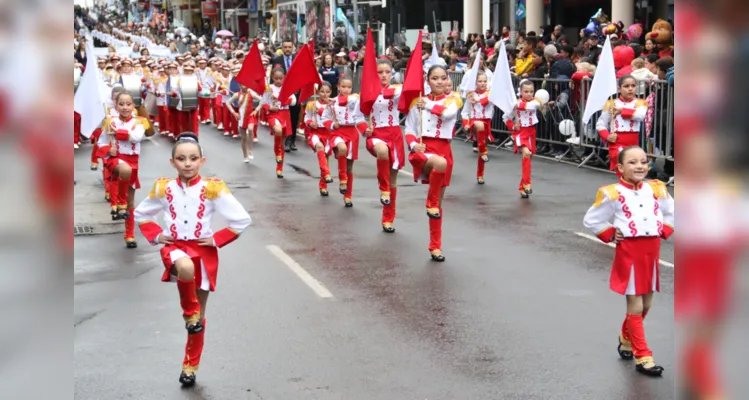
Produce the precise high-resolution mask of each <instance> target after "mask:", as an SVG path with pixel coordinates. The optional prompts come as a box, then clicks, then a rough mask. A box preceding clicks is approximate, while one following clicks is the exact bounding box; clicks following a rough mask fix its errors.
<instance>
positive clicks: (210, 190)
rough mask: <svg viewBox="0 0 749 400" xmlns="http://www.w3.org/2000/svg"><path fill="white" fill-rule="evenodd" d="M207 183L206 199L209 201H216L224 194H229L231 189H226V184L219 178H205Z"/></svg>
mask: <svg viewBox="0 0 749 400" xmlns="http://www.w3.org/2000/svg"><path fill="white" fill-rule="evenodd" d="M203 180H204V181H205V183H206V184H205V198H206V199H208V200H215V199H216V198H217V197H219V196H221V194H223V193H229V188H228V187H226V183H225V182H224V181H223V180H221V179H219V178H204V179H203Z"/></svg>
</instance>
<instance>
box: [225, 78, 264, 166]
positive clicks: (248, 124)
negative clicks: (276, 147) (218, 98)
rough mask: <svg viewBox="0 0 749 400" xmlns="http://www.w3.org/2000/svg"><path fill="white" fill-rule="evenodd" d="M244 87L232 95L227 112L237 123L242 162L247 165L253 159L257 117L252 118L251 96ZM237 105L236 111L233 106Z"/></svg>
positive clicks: (240, 86) (241, 86) (240, 87)
mask: <svg viewBox="0 0 749 400" xmlns="http://www.w3.org/2000/svg"><path fill="white" fill-rule="evenodd" d="M250 92H252V91H251V90H249V89H248V88H247V86H245V85H241V84H240V85H239V93H234V95H233V96H232V98H231V99H230V101H229V102H228V103H226V104H227V105H228V107H229V111H230V112H231V113H232V115H234V118H236V120H237V121H239V136H240V138H241V145H242V155H243V156H244V162H245V163H249V162H250V160H252V159H254V157H253V156H252V135H253V132H254V131H255V129H256V127H257V117H253V116H252V113H253V112H254V111H255V110H254V108H253V107H252V100H253V97H252V96H253V95H252V93H250ZM235 103H236V104H237V109H235V108H234V104H235Z"/></svg>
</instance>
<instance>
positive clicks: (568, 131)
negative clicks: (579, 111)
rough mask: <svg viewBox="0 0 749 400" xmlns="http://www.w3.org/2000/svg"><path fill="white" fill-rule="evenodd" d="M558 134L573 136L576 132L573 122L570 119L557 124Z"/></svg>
mask: <svg viewBox="0 0 749 400" xmlns="http://www.w3.org/2000/svg"><path fill="white" fill-rule="evenodd" d="M559 133H561V134H562V135H563V136H575V135H576V134H577V131H576V129H575V122H574V121H572V120H571V119H565V120H564V121H562V122H560V123H559Z"/></svg>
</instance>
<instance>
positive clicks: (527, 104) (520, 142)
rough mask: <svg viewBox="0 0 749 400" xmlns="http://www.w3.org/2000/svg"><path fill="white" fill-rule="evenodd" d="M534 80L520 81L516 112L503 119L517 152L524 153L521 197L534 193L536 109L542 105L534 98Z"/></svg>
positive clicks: (519, 188)
mask: <svg viewBox="0 0 749 400" xmlns="http://www.w3.org/2000/svg"><path fill="white" fill-rule="evenodd" d="M534 94H535V91H534V86H533V82H531V81H529V80H523V81H521V82H520V96H521V97H520V100H519V101H518V102H517V104H516V105H515V110H514V112H512V113H510V114H505V115H503V116H502V119H503V120H504V121H505V124H507V127H508V128H510V131H511V132H512V140H513V142H514V143H515V153H516V154H517V153H518V151H519V152H521V153H522V154H523V160H522V163H521V171H522V175H521V177H520V185H519V186H518V191H519V192H520V197H521V198H523V199H527V198H529V197H530V195H531V193H533V189H532V188H531V157H532V156H533V154H536V124H538V116H537V115H536V111H538V109H539V108H540V107H541V101H540V100H538V99H536V98H534Z"/></svg>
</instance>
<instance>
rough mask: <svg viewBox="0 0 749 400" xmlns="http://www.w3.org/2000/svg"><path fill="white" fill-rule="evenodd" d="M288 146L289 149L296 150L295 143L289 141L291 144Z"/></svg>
mask: <svg viewBox="0 0 749 400" xmlns="http://www.w3.org/2000/svg"><path fill="white" fill-rule="evenodd" d="M289 148H290V149H291V151H297V148H296V143H294V142H291V144H290V145H289Z"/></svg>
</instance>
